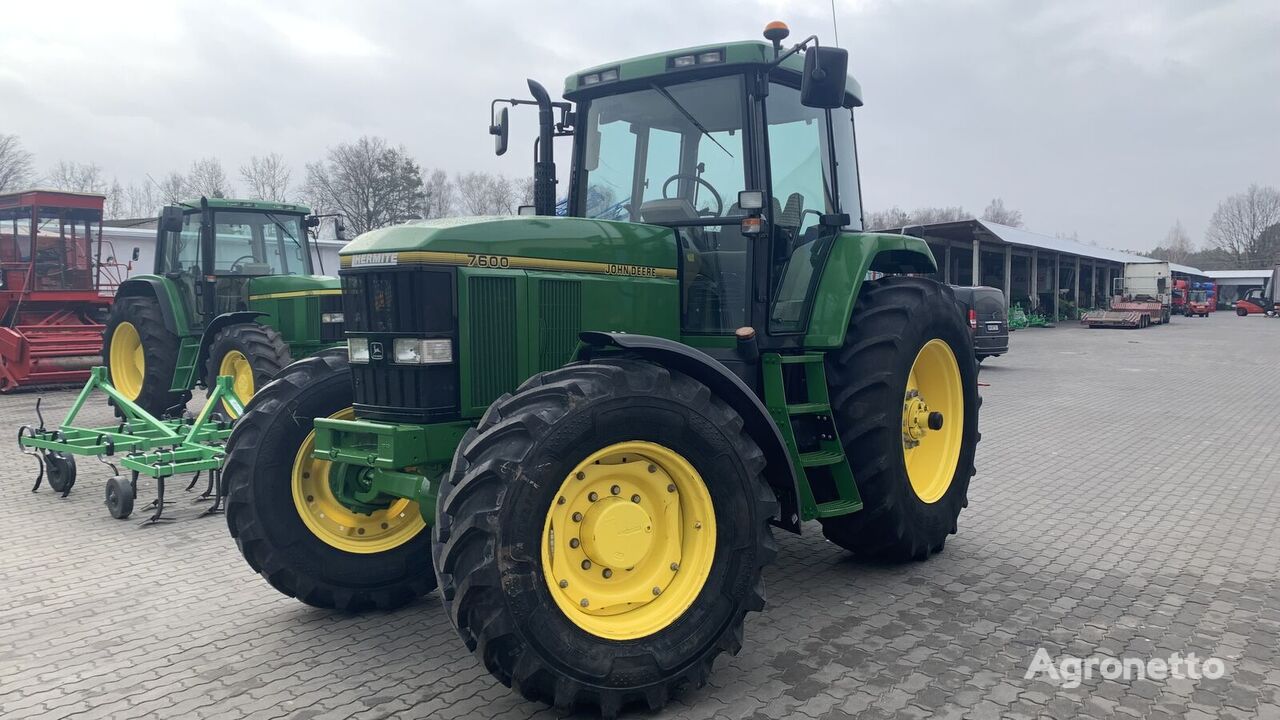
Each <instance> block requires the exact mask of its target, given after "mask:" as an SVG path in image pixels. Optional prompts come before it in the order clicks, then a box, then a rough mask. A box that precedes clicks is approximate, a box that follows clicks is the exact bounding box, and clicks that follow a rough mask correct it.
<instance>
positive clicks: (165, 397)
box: [102, 295, 190, 417]
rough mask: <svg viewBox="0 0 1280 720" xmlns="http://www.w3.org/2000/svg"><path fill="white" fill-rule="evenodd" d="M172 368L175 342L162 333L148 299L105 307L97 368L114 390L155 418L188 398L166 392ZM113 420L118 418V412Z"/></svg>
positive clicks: (159, 319) (173, 337)
mask: <svg viewBox="0 0 1280 720" xmlns="http://www.w3.org/2000/svg"><path fill="white" fill-rule="evenodd" d="M177 362H178V336H177V335H175V334H173V333H171V332H169V331H168V330H167V329H165V326H164V318H163V317H162V316H161V314H160V303H159V302H158V301H157V300H156V299H155V298H154V297H151V296H149V295H148V296H141V297H125V298H120V299H119V300H117V301H116V302H115V304H114V305H112V306H111V315H110V317H109V318H108V319H107V327H106V329H105V330H103V331H102V363H103V364H104V365H106V366H107V371H108V373H109V375H110V378H111V384H112V385H114V386H115V388H116V390H119V391H120V393H121V394H122V395H124V396H125V397H126V398H129V399H130V400H132V401H133V402H134V403H136V404H137V405H139V406H140V407H141V408H142V409H143V410H146V411H147V412H149V413H151V414H152V415H155V416H156V417H160V416H161V415H162V414H163V413H164V411H165V410H168V409H169V408H171V407H173V406H174V405H178V404H180V403H185V402H186V401H187V399H188V398H189V397H190V394H189V393H185V392H171V391H170V390H169V386H170V385H171V384H172V383H173V373H174V368H175V366H176V365H177ZM116 414H117V415H121V412H120V410H119V408H117V409H116Z"/></svg>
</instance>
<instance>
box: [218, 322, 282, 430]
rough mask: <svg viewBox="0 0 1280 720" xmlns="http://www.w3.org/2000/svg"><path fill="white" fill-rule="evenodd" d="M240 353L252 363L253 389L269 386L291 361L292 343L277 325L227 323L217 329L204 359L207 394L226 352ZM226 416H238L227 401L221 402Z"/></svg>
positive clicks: (244, 399)
mask: <svg viewBox="0 0 1280 720" xmlns="http://www.w3.org/2000/svg"><path fill="white" fill-rule="evenodd" d="M232 352H238V353H240V354H241V355H243V356H244V358H245V360H247V361H248V362H249V367H250V368H252V370H253V389H254V392H257V391H258V390H261V389H262V388H264V387H266V385H267V383H269V382H271V379H272V378H274V377H275V376H276V375H279V374H280V371H281V370H283V369H284V368H285V366H286V365H288V364H289V363H290V362H291V358H290V357H289V345H288V343H286V342H285V341H284V338H283V337H282V336H281V335H280V333H279V332H278V331H276V329H275V328H273V327H269V326H267V325H261V324H258V323H242V324H239V325H228V326H227V327H224V328H222V329H221V330H219V331H218V334H217V335H215V336H214V337H213V342H211V343H209V358H208V360H206V361H205V370H204V383H205V387H206V388H207V389H208V394H209V395H210V396H212V395H213V388H214V384H215V383H216V382H217V379H218V371H219V369H220V368H221V367H222V359H223V358H225V357H226V356H227V353H232ZM251 399H252V396H250V397H247V398H240V404H241V405H248V404H249V400H251ZM218 410H219V411H220V412H221V413H222V415H223V417H226V418H234V417H235V415H234V414H233V413H232V412H231V409H230V408H229V407H228V406H227V405H226V404H225V403H219V407H218Z"/></svg>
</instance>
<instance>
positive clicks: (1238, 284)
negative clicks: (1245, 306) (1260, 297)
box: [1205, 269, 1271, 305]
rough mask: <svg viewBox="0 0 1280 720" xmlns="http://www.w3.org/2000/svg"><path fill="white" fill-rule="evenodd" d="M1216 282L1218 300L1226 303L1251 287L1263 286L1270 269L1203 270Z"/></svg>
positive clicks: (1234, 299)
mask: <svg viewBox="0 0 1280 720" xmlns="http://www.w3.org/2000/svg"><path fill="white" fill-rule="evenodd" d="M1205 274H1206V275H1208V276H1209V277H1210V278H1211V279H1212V280H1213V281H1214V282H1216V283H1217V284H1218V301H1219V302H1221V303H1226V304H1228V305H1230V304H1232V303H1234V302H1235V301H1236V300H1239V299H1240V298H1242V297H1244V294H1245V293H1247V292H1249V291H1250V290H1252V289H1253V288H1260V287H1265V286H1266V284H1267V280H1270V279H1271V270H1270V269H1266V270H1205Z"/></svg>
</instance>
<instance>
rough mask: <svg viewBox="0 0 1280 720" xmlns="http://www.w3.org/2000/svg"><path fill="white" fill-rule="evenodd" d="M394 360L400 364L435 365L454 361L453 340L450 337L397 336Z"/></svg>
mask: <svg viewBox="0 0 1280 720" xmlns="http://www.w3.org/2000/svg"><path fill="white" fill-rule="evenodd" d="M392 349H393V350H394V360H395V362H396V364H399V365H434V364H438V363H448V362H453V341H452V340H449V339H448V338H444V339H437V340H424V339H422V338H396V342H395V345H394V346H393V347H392Z"/></svg>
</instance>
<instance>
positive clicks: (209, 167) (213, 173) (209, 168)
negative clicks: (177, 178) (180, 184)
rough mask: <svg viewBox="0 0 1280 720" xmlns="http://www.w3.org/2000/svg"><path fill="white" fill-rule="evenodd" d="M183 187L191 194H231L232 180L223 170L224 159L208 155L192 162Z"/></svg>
mask: <svg viewBox="0 0 1280 720" xmlns="http://www.w3.org/2000/svg"><path fill="white" fill-rule="evenodd" d="M183 189H184V190H186V192H187V193H188V194H190V195H198V196H202V197H213V198H224V197H229V196H230V195H231V181H229V180H227V174H226V173H225V172H223V170H222V161H221V160H218V158H215V157H207V158H201V159H199V160H197V161H195V162H193V163H191V170H189V171H187V177H186V185H185V186H184V188H183Z"/></svg>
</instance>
